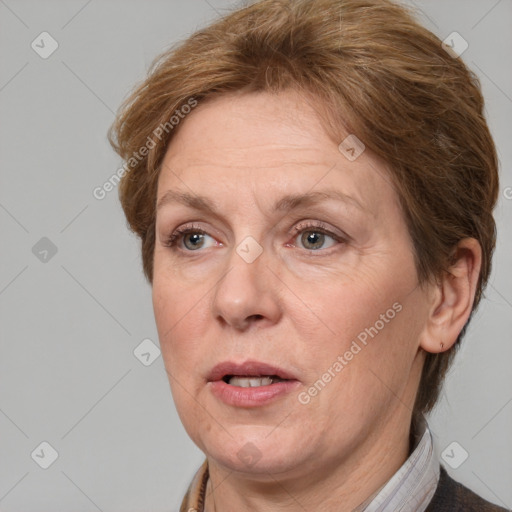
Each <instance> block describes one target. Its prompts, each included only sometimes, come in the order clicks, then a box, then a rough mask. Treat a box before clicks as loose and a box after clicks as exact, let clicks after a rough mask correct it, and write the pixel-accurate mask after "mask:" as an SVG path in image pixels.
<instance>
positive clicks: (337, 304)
mask: <svg viewBox="0 0 512 512" xmlns="http://www.w3.org/2000/svg"><path fill="white" fill-rule="evenodd" d="M346 135H348V134H344V135H343V136H342V138H341V139H340V142H341V140H343V138H344V137H345V136H346ZM337 146H338V145H337V144H336V143H335V142H334V141H332V140H331V139H330V138H329V137H328V136H327V134H326V132H325V131H324V129H323V127H322V124H321V122H320V121H319V119H318V116H317V114H316V112H315V111H314V110H313V109H312V108H311V106H310V103H308V102H307V101H306V100H305V99H303V98H302V97H301V96H300V95H299V94H298V93H296V92H294V91H291V90H289V91H286V92H281V93H279V95H270V94H269V93H250V94H247V93H245V94H242V93H238V94H230V95H225V96H222V97H220V98H216V99H215V100H213V101H209V102H206V103H204V104H201V105H199V106H198V107H197V108H196V109H195V110H194V111H193V112H192V113H191V114H190V115H188V116H187V118H186V119H185V120H184V121H182V124H181V125H180V127H179V131H178V132H177V133H176V135H175V137H174V138H173V140H172V142H171V144H170V145H169V148H168V150H167V153H166V155H165V159H164V162H163V167H162V170H161V174H160V177H159V182H158V192H157V200H158V201H161V200H162V198H163V196H164V194H165V193H166V192H168V191H174V192H182V193H188V194H191V195H193V196H201V197H205V198H207V199H209V200H210V201H211V202H213V203H214V205H215V208H216V210H215V212H212V211H208V210H204V211H203V210H198V209H196V208H192V207H190V206H187V205H184V204H181V203H180V202H177V201H174V200H169V201H167V202H165V203H164V204H162V205H161V207H160V208H158V211H157V222H156V245H155V253H154V279H153V306H154V312H155V319H156V324H157V328H158V333H159V338H160V344H161V349H162V355H163V358H164V362H165V367H166V370H167V372H168V375H169V382H170V385H171V390H172V394H173V398H174V400H175V404H176V407H177V410H178V413H179V415H180V418H181V420H182V422H183V425H184V427H185V429H186V430H187V432H188V434H189V436H190V437H191V439H192V440H193V441H194V442H195V443H196V444H197V446H198V447H199V448H200V449H201V450H202V451H203V452H204V453H205V454H206V456H207V458H208V461H209V468H210V480H209V484H208V492H207V499H206V511H207V512H212V511H214V510H216V511H227V510H237V511H249V510H251V511H267V510H273V511H292V510H294V511H295V510H307V511H310V510H320V509H321V510H324V511H327V512H329V511H331V510H332V511H334V510H336V511H340V510H346V511H349V510H352V509H353V508H354V507H356V506H357V505H359V504H360V503H361V502H363V501H364V500H365V499H366V498H367V497H368V496H370V495H371V494H372V493H373V492H375V491H376V490H378V489H379V488H380V487H381V486H382V485H383V484H384V483H385V482H386V481H387V480H388V479H389V478H390V477H391V476H392V475H393V474H394V473H395V472H396V471H397V470H398V468H399V467H400V466H401V465H402V464H403V462H404V461H405V460H406V458H407V457H408V455H409V450H410V447H409V429H410V422H411V413H412V408H413V404H414V398H415V395H416V391H417V388H418V384H419V379H420V374H421V368H422V365H423V362H424V359H425V353H426V351H430V352H439V351H441V350H447V349H448V348H450V346H451V345H452V344H453V343H454V342H455V340H456V338H457V335H458V333H459V332H460V330H461V329H462V327H463V326H464V324H465V322H466V321H467V319H468V317H469V314H470V312H471V306H472V303H473V296H474V291H475V285H476V279H477V277H478V272H479V269H480V249H479V246H478V243H476V241H474V240H471V239H467V240H464V241H462V242H461V244H460V246H459V249H458V252H457V254H458V258H457V260H456V263H455V264H454V266H453V268H452V269H451V272H450V273H449V274H447V275H446V277H444V278H443V279H441V280H439V282H438V283H437V284H435V285H434V284H430V285H425V286H419V285H418V277H417V273H416V269H415V265H414V257H413V254H414V253H413V246H412V242H411V239H410V236H409V233H408V231H407V227H406V224H405V220H404V216H403V213H402V211H401V209H400V206H399V203H398V198H397V195H396V192H395V190H394V189H393V187H392V185H391V181H390V178H389V174H388V171H387V169H386V165H385V164H384V162H382V161H379V159H377V157H376V156H375V155H373V154H371V152H370V151H369V150H366V151H364V152H363V153H362V154H361V155H360V156H359V157H358V158H357V159H356V160H355V161H349V160H348V159H347V158H346V157H345V156H344V155H343V154H342V153H341V152H340V151H339V150H338V147H337ZM320 191H338V192H341V193H343V194H345V195H346V196H349V197H350V198H351V199H350V200H346V201H340V200H333V199H321V200H320V201H319V202H318V203H316V204H314V205H307V204H306V205H302V206H298V207H296V208H293V209H291V210H288V211H283V210H279V211H275V210H274V205H275V204H276V203H277V202H278V201H279V200H281V199H282V198H283V197H284V196H285V195H288V194H304V193H311V192H320ZM357 203H359V205H360V206H356V204H357ZM191 223H192V224H193V226H191V228H192V229H193V230H195V233H196V236H195V237H194V234H188V235H183V236H178V237H177V238H176V239H175V240H174V242H175V245H174V246H171V247H169V246H168V245H167V244H166V242H167V240H168V238H169V236H170V235H172V234H173V233H174V232H175V230H176V229H177V228H180V227H182V226H185V227H186V226H189V227H190V224H191ZM319 223H321V224H322V228H325V229H327V230H329V231H331V232H332V233H334V234H335V235H336V239H335V238H332V237H331V236H329V235H326V236H325V237H324V238H322V235H321V234H318V232H319V228H318V224H319ZM295 227H298V231H294V228H295ZM198 230H199V236H197V234H198ZM201 231H204V232H206V233H207V234H206V235H204V236H203V237H202V238H201ZM315 233H316V234H315ZM247 236H251V237H253V238H254V239H255V240H256V241H257V242H258V243H259V245H260V246H261V248H262V253H261V255H260V256H259V257H257V258H256V259H255V261H254V262H252V263H247V262H246V261H244V259H242V258H241V256H240V255H239V254H238V253H237V251H236V249H237V246H239V244H240V243H241V242H242V241H243V240H244V239H245V238H246V237H247ZM304 237H305V238H304ZM308 237H309V238H308ZM198 240H199V242H198ZM308 240H309V241H311V240H315V241H316V244H314V245H313V246H312V245H311V243H310V244H309V245H308ZM192 241H195V242H196V243H199V244H201V243H202V244H203V245H202V246H200V248H199V249H195V250H194V248H195V247H196V246H194V245H193V244H192V243H191V242H192ZM184 242H186V243H187V245H184ZM191 247H192V249H191ZM312 247H313V248H312ZM395 303H398V304H399V305H400V306H401V308H402V309H401V311H400V312H398V313H397V314H396V316H395V317H394V318H393V319H391V320H389V321H388V322H386V323H385V326H384V328H382V329H381V330H379V332H378V334H377V335H376V336H375V337H374V338H369V342H368V344H367V345H366V346H363V347H362V349H361V350H360V352H358V353H357V354H356V355H355V356H354V357H353V359H352V360H351V361H349V362H348V364H347V365H346V366H345V367H344V368H343V370H342V371H341V372H339V373H337V374H336V376H335V377H333V378H332V379H331V380H330V382H329V383H328V384H327V385H326V386H325V387H324V388H323V389H322V390H321V391H320V392H319V393H318V394H317V395H316V396H314V397H311V400H310V401H309V403H307V404H303V403H301V402H300V401H299V400H298V395H299V393H301V392H303V393H304V392H307V390H308V389H309V388H310V387H311V386H312V385H313V384H314V383H315V381H317V380H318V379H319V378H320V377H321V376H322V375H323V374H325V372H327V371H328V369H329V368H332V366H333V363H334V362H335V361H336V360H337V358H338V356H340V355H342V356H343V354H344V353H345V352H346V351H347V350H349V348H350V346H351V343H352V342H353V340H355V339H356V338H357V336H358V334H360V333H361V332H362V331H364V330H365V329H366V328H369V327H371V326H375V324H376V321H377V320H379V318H381V316H380V315H382V314H385V313H386V311H387V310H389V309H390V308H392V305H393V304H395ZM441 343H443V348H441ZM249 359H252V360H259V361H265V362H268V363H272V364H274V365H277V366H280V367H282V368H285V369H286V370H288V371H290V372H292V373H293V374H294V375H295V376H296V378H297V379H298V380H299V384H298V387H297V389H296V390H294V391H293V392H291V393H289V394H287V395H285V396H282V397H280V398H279V399H278V400H276V401H274V402H273V403H270V404H266V405H264V406H261V407H256V408H241V407H234V406H229V405H226V404H224V403H223V402H221V401H220V400H219V399H218V398H216V397H215V396H214V395H213V394H212V393H211V391H210V387H209V384H208V383H207V377H208V374H209V372H210V371H211V369H212V368H213V366H214V365H216V364H217V363H219V362H222V361H228V360H229V361H235V362H238V363H241V362H244V361H246V360H249ZM303 396H304V395H303ZM247 443H252V445H251V446H252V449H253V451H255V453H256V454H257V455H256V456H255V457H256V458H257V459H258V460H257V462H256V463H254V464H248V463H247V461H245V460H243V458H240V457H239V456H238V453H239V452H240V450H241V449H245V450H247ZM244 447H245V448H244ZM254 447H255V448H254Z"/></svg>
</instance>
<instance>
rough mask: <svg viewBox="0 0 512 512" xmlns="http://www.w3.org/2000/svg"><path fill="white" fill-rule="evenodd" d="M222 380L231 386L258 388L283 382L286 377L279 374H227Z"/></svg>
mask: <svg viewBox="0 0 512 512" xmlns="http://www.w3.org/2000/svg"><path fill="white" fill-rule="evenodd" d="M222 380H223V381H224V382H225V383H226V384H229V385H230V386H237V387H240V388H258V387H261V386H270V385H271V384H275V383H276V382H283V381H285V380H286V379H281V378H280V377H278V376H277V375H259V376H254V375H251V376H246V375H225V376H224V377H222Z"/></svg>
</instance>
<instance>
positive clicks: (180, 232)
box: [164, 224, 208, 248]
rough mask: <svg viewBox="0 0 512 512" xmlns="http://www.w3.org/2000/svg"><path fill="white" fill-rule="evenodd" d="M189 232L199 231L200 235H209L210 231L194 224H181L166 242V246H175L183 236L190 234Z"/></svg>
mask: <svg viewBox="0 0 512 512" xmlns="http://www.w3.org/2000/svg"><path fill="white" fill-rule="evenodd" d="M189 233H199V234H200V235H207V234H208V233H207V232H206V231H205V230H204V229H201V228H200V227H199V226H196V225H194V224H192V225H188V226H181V227H179V228H178V229H176V230H175V231H174V232H173V233H171V235H170V236H168V237H167V239H166V240H165V242H164V246H165V247H170V248H175V247H176V245H177V244H178V242H179V241H180V240H181V239H182V238H183V236H185V235H188V234H189Z"/></svg>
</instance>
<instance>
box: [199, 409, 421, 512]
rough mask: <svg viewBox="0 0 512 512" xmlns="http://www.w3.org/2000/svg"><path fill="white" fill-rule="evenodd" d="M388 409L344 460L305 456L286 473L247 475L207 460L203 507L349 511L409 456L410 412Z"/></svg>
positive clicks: (211, 511)
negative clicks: (381, 421) (305, 460)
mask: <svg viewBox="0 0 512 512" xmlns="http://www.w3.org/2000/svg"><path fill="white" fill-rule="evenodd" d="M403 409H405V408H403V407H402V411H400V412H401V413H402V414H398V411H394V413H393V414H392V415H391V417H390V418H388V420H389V421H387V422H386V423H385V424H386V427H385V430H382V429H378V428H376V429H374V431H372V432H371V433H370V435H369V436H368V437H367V438H366V440H365V442H364V443H362V444H361V446H360V447H359V448H358V449H357V450H355V451H354V452H352V453H351V454H350V456H349V457H347V458H346V459H340V458H334V457H333V458H332V459H330V460H328V461H326V459H325V458H322V460H319V461H318V463H316V462H315V461H310V463H307V464H303V467H302V468H298V469H294V470H293V471H289V472H287V473H280V474H274V475H273V474H271V472H268V473H266V474H263V475H261V474H259V475H257V476H255V475H248V474H246V473H239V472H233V471H231V470H229V469H228V468H224V467H221V466H219V465H218V464H216V463H215V461H209V472H210V479H209V481H208V487H207V490H206V502H205V512H226V511H229V510H237V511H238V512H245V511H251V512H268V511H270V510H272V511H276V512H291V511H296V510H320V509H321V510H322V511H325V512H345V511H346V512H351V511H353V510H354V509H355V508H356V507H357V506H358V505H360V504H361V503H362V502H364V501H365V500H366V499H367V498H368V497H369V496H371V495H372V494H373V493H375V492H376V491H377V490H378V489H380V487H382V486H383V485H384V484H385V483H386V482H387V481H388V480H389V479H390V478H391V477H392V476H393V474H394V473H396V471H398V469H399V468H400V466H401V465H402V464H403V463H404V462H405V460H406V459H407V457H408V456H409V449H410V443H409V435H410V421H411V418H410V414H406V413H405V412H404V410H403Z"/></svg>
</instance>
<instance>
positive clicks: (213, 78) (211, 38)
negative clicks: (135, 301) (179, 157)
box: [109, 0, 499, 413]
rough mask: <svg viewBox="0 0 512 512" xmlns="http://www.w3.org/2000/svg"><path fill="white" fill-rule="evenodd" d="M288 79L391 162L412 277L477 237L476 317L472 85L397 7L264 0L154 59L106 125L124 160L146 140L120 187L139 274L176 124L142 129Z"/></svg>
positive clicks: (477, 187) (479, 209) (356, 0)
mask: <svg viewBox="0 0 512 512" xmlns="http://www.w3.org/2000/svg"><path fill="white" fill-rule="evenodd" d="M289 88H294V89H296V90H299V91H301V92H303V93H304V94H308V95H309V97H310V98H314V99H315V103H316V104H317V107H318V108H319V109H322V112H323V115H328V116H329V118H330V119H332V122H333V125H334V126H338V127H340V130H339V132H338V143H339V142H341V140H342V139H341V133H346V132H347V131H348V133H352V134H355V135H356V136H357V137H358V138H359V139H361V140H362V141H363V142H364V144H365V145H366V147H368V148H369V149H371V150H372V151H373V152H374V153H375V154H377V155H378V156H379V157H381V158H382V159H383V160H384V161H386V162H387V163H388V164H389V167H390V173H391V180H392V182H393V184H394V186H395V189H396V191H397V193H398V196H399V198H400V202H401V206H402V208H403V211H404V215H405V219H406V222H407V225H408V229H409V233H410V236H411V238H412V241H413V243H414V248H415V261H416V268H417V272H418V277H419V281H420V283H424V282H427V281H429V280H433V279H435V278H437V277H439V276H440V275H442V273H443V272H446V271H447V269H448V268H449V266H450V263H451V259H452V257H453V250H454V247H455V246H456V244H457V243H458V242H459V241H460V240H461V239H463V238H466V237H473V238H475V239H476V240H477V241H478V242H479V243H480V245H481V248H482V268H481V272H480V276H479V281H478V286H477V290H476V294H475V301H474V305H473V312H474V309H475V308H476V306H477V305H478V303H479V301H480V299H481V296H482V292H483V289H484V287H485V285H486V283H487V280H488V278H489V274H490V271H491V257H492V253H493V250H494V246H495V242H496V226H495V222H494V219H493V215H492V212H493V209H494V206H495V203H496V201H497V197H498V186H499V185H498V170H497V168H498V161H497V155H496V149H495V147H494V143H493V140H492V137H491V134H490V133H489V129H488V126H487V123H486V121H485V118H484V114H483V106H484V102H483V98H482V94H481V91H480V84H479V81H478V79H477V77H476V76H475V75H474V74H473V73H472V72H471V71H470V70H468V68H467V67H466V66H465V65H464V63H463V62H462V60H461V59H460V58H454V57H452V56H451V55H450V54H448V53H447V51H445V49H444V48H443V47H442V45H441V41H440V40H439V39H438V38H437V37H436V36H434V35H433V34H432V33H431V32H430V31H428V30H427V29H425V28H423V27H422V26H421V25H419V24H418V23H417V22H416V21H415V20H414V18H413V16H412V14H411V13H410V12H409V11H408V10H407V9H406V8H404V7H402V6H400V5H397V4H395V3H392V2H391V1H389V0H262V1H259V2H256V3H254V4H251V5H249V6H248V7H246V8H243V9H239V10H237V11H235V12H233V13H231V14H229V15H227V16H225V17H223V18H222V19H220V20H218V21H216V22H215V23H213V24H212V25H210V26H208V27H206V28H204V29H202V30H200V31H198V32H196V33H194V34H193V35H192V36H191V37H189V38H188V39H187V40H186V41H184V42H183V43H181V44H179V45H178V46H177V47H175V48H172V49H171V50H169V51H167V52H165V53H164V54H163V55H161V56H160V57H159V58H157V59H156V60H155V62H154V63H153V65H152V67H151V68H150V71H149V74H148V78H147V79H146V80H145V81H144V82H143V83H142V84H141V85H140V86H139V87H138V88H137V89H136V90H135V91H134V92H133V93H132V95H131V96H130V97H129V98H128V99H127V100H126V102H125V103H124V104H123V105H122V107H121V109H120V112H119V114H118V116H117V119H116V121H115V123H114V124H113V126H112V127H111V130H110V132H109V139H110V142H111V144H112V145H113V147H114V148H115V150H116V151H117V152H118V153H119V155H121V157H123V159H125V160H128V159H130V158H131V157H132V155H133V154H134V152H137V151H139V150H140V148H141V147H143V146H147V144H148V141H149V140H150V139H152V140H153V142H154V147H151V149H149V151H148V152H147V155H145V156H144V158H141V159H140V161H138V160H137V161H136V162H135V165H133V168H132V169H131V170H129V172H127V173H126V174H125V175H124V176H123V178H122V180H121V183H120V189H119V193H120V199H121V203H122V206H123V209H124V212H125V215H126V218H127V221H128V223H129V225H130V227H131V229H132V230H133V231H134V232H135V233H137V235H138V236H140V238H141V241H142V259H143V267H144V273H145V275H146V277H147V279H148V281H149V282H152V280H153V253H154V245H155V216H156V213H155V207H156V191H157V180H158V174H159V170H160V166H161V163H162V160H163V158H164V155H165V151H166V149H167V146H168V144H169V141H170V140H171V139H172V137H173V135H174V134H175V133H176V131H177V129H178V128H179V125H178V127H176V129H168V130H166V133H165V134H162V135H163V136H161V137H158V139H159V140H158V141H157V140H154V139H155V137H153V136H152V134H155V131H156V130H158V127H159V126H160V127H161V126H167V125H169V118H170V116H171V115H172V114H173V113H174V112H175V111H176V110H177V109H180V107H182V106H183V105H185V104H186V103H187V102H190V99H191V98H194V101H198V102H201V101H203V102H204V101H206V100H209V99H211V98H213V97H215V95H218V94H226V93H229V92H233V91H240V90H244V91H247V92H251V91H255V92H256V91H267V92H278V91H282V90H285V89H289ZM166 123H167V125H166ZM160 131H162V130H160ZM156 133H158V134H160V132H156ZM470 318H471V317H470ZM467 325H468V324H466V326H465V327H464V329H463V330H462V332H461V333H460V335H459V337H458V340H457V343H456V345H455V346H454V347H453V348H452V349H451V350H449V351H447V352H444V353H441V354H430V353H429V354H427V357H426V361H425V364H424V367H423V373H422V377H421V382H420V386H419V390H418V393H417V397H416V403H415V409H414V412H415V413H421V412H428V411H429V410H431V409H432V407H433V405H434V404H435V402H436V400H437V398H438V395H439V392H440V388H441V384H442V382H443V379H444V375H445V373H446V371H447V369H448V367H449V364H450V362H451V360H452V357H453V355H454V351H455V348H456V347H457V346H458V345H459V342H460V340H461V338H462V336H463V335H464V332H465V330H466V327H467Z"/></svg>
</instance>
